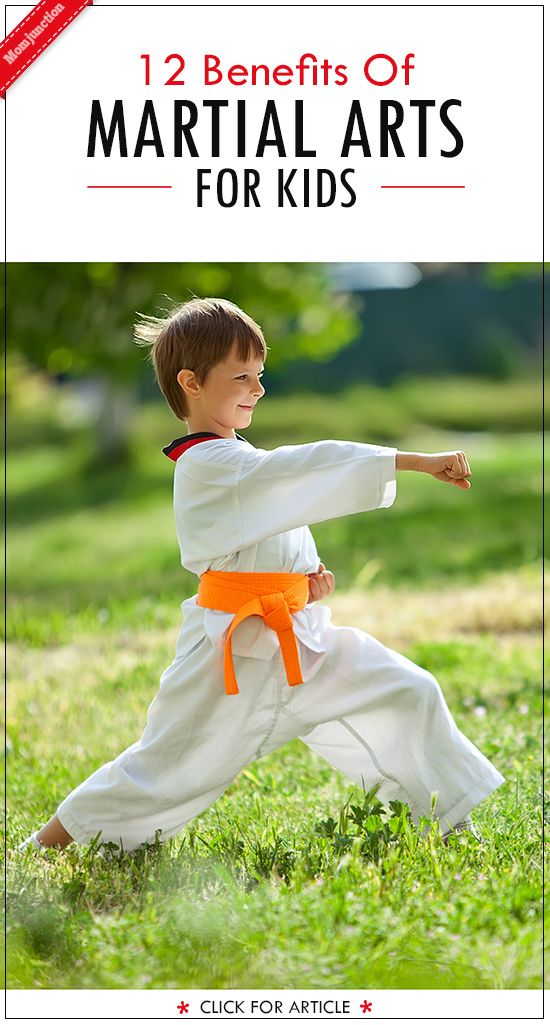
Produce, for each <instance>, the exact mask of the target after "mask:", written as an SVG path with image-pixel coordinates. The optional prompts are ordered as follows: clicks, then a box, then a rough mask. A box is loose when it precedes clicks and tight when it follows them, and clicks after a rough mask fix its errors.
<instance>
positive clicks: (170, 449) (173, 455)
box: [162, 431, 246, 462]
mask: <svg viewBox="0 0 550 1025" xmlns="http://www.w3.org/2000/svg"><path fill="white" fill-rule="evenodd" d="M212 438H221V434H212V433H211V432H210V431H199V432H198V433H197V434H187V435H186V436H185V437H184V438H176V439H175V441H171V442H170V444H169V445H167V446H166V448H163V450H162V451H163V452H164V455H165V456H168V458H169V459H173V460H174V462H177V460H178V459H179V457H180V456H181V455H183V453H184V452H187V449H188V448H192V447H193V445H199V444H200V443H201V441H210V440H211V439H212ZM236 438H237V439H238V440H239V441H246V438H242V437H241V435H240V434H237V435H236Z"/></svg>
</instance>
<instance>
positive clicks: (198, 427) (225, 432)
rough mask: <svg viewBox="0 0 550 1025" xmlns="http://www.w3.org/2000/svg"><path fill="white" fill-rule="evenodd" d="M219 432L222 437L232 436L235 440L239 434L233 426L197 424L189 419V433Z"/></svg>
mask: <svg viewBox="0 0 550 1025" xmlns="http://www.w3.org/2000/svg"><path fill="white" fill-rule="evenodd" d="M203 433H204V434H217V435H218V437H220V438H232V439H233V441H235V439H236V437H237V435H236V434H235V431H234V430H233V428H231V427H222V425H221V424H196V423H193V424H192V423H191V422H190V421H189V420H188V421H187V434H203Z"/></svg>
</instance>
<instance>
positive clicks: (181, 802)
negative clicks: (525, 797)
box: [57, 435, 504, 850]
mask: <svg viewBox="0 0 550 1025" xmlns="http://www.w3.org/2000/svg"><path fill="white" fill-rule="evenodd" d="M188 437H189V438H191V439H193V438H195V439H199V438H200V441H196V443H194V444H192V445H191V446H190V447H188V448H187V449H186V450H185V451H184V452H183V453H182V454H181V455H180V456H179V458H178V459H177V462H176V466H175V480H174V503H175V515H176V527H177V534H178V540H179V545H180V549H181V562H182V565H183V566H184V567H185V568H186V569H188V570H189V571H191V572H193V573H196V574H197V576H200V575H201V574H202V573H204V572H205V571H206V570H208V569H213V570H226V571H232V572H242V573H251V572H266V573H305V574H307V573H315V572H317V570H318V566H319V561H320V560H319V555H318V553H317V549H316V546H315V541H314V539H313V537H312V534H311V531H310V530H309V527H308V526H307V524H308V523H318V522H321V521H322V520H329V519H333V518H334V517H337V516H347V515H350V514H352V513H360V512H364V511H366V510H374V509H381V508H386V507H388V506H390V505H392V503H393V501H394V499H395V495H396V479H395V478H396V474H395V455H396V450H395V449H394V448H386V447H381V446H376V445H364V444H360V443H356V442H351V441H332V440H329V441H320V442H315V443H313V444H307V445H285V446H282V447H280V448H277V449H274V450H273V451H266V450H264V449H257V448H254V446H252V445H251V444H250V443H249V442H248V441H246V439H244V438H241V437H240V436H237V438H236V439H230V438H218V437H216V436H211V437H208V438H207V440H204V437H201V436H199V435H190V436H188ZM180 440H183V441H185V439H180ZM174 444H175V443H174ZM182 613H183V623H182V627H181V630H180V633H179V636H178V639H177V645H176V654H175V658H174V661H173V662H172V664H171V665H170V666H168V668H167V669H166V670H165V671H164V673H163V674H162V677H161V680H160V687H159V691H158V693H157V694H156V696H155V698H154V700H153V701H152V703H151V704H150V706H149V709H148V715H147V725H146V728H145V730H144V733H143V735H142V737H141V739H140V740H138V741H136V742H135V743H134V744H131V745H130V747H128V748H127V749H126V750H125V751H123V752H122V753H121V754H120V755H118V757H117V758H115V759H114V760H113V761H110V762H107V764H105V765H103V766H102V767H101V768H99V769H97V771H96V772H94V773H93V774H92V775H91V776H90V777H88V779H86V780H85V781H84V782H83V783H81V784H80V785H79V786H78V787H76V789H75V790H73V791H72V793H70V794H69V795H68V797H66V798H65V800H64V801H63V802H62V803H61V805H60V806H59V808H58V809H57V815H58V817H59V819H60V821H61V824H62V825H63V826H64V827H65V829H66V830H67V831H68V832H69V834H70V835H71V836H72V837H73V838H74V839H75V840H76V841H77V842H78V843H86V842H87V841H88V840H89V839H90V838H91V837H92V836H94V835H95V834H96V833H98V832H99V831H101V839H102V840H103V841H114V842H115V843H117V844H120V845H121V846H122V847H123V848H124V849H125V850H133V849H136V848H137V847H139V846H140V844H142V843H143V842H144V841H152V840H153V839H154V836H155V831H156V830H158V829H161V830H162V833H161V840H166V839H168V838H169V837H172V836H174V835H175V834H176V833H178V832H179V830H181V829H182V827H183V826H184V825H185V823H186V822H188V821H189V820H190V819H192V818H194V817H195V816H196V815H199V814H200V813H201V812H202V811H204V810H205V809H206V808H207V807H208V806H209V805H210V804H212V803H213V802H214V801H215V800H216V799H217V798H218V797H220V795H221V794H223V792H224V791H225V790H226V788H227V787H228V786H229V784H230V783H231V782H232V780H233V779H234V778H235V776H236V775H237V774H238V773H239V771H240V770H241V769H242V768H244V766H246V765H247V764H249V763H250V762H253V761H254V760H255V759H258V758H261V757H262V756H263V755H266V754H268V753H269V752H271V751H274V750H275V749H276V748H278V747H279V746H280V745H281V744H284V743H285V742H286V741H289V740H291V739H292V738H294V737H299V738H300V739H301V740H303V741H304V742H305V743H306V744H307V745H308V746H309V747H310V748H311V749H312V750H313V751H315V752H317V754H319V755H321V756H322V757H323V758H324V759H326V761H328V762H329V763H330V764H331V765H333V766H335V768H337V769H340V770H341V771H342V772H343V773H345V775H346V776H347V777H348V778H349V779H350V780H351V781H353V783H355V784H358V785H359V786H360V787H365V789H368V788H370V787H372V786H373V785H374V784H375V783H380V784H381V786H380V790H379V797H380V799H381V800H382V801H384V802H387V801H389V800H390V799H393V798H398V799H399V800H401V801H404V802H406V803H407V804H408V805H409V806H410V808H411V812H412V816H413V820H414V821H418V819H419V817H420V816H421V815H428V816H429V815H430V805H431V798H432V794H434V793H436V794H437V804H436V816H437V817H439V819H440V822H441V828H442V831H443V832H445V831H446V830H448V829H449V828H450V827H451V826H453V825H455V824H456V823H457V822H459V821H460V820H461V819H463V818H464V816H465V815H466V814H467V812H469V811H470V810H471V808H473V807H474V806H475V805H476V804H478V803H479V801H481V800H482V799H483V798H484V797H486V796H487V795H488V794H490V793H491V792H492V791H493V790H495V789H496V788H497V787H498V786H500V785H501V783H503V782H504V779H503V777H502V776H501V774H500V773H499V772H498V771H497V770H496V769H495V768H494V766H493V765H492V764H491V763H490V762H489V761H488V760H487V758H485V756H484V755H483V754H481V752H480V751H479V750H478V749H477V748H476V747H475V746H474V745H473V744H472V743H471V742H470V741H469V740H468V739H467V738H466V737H465V736H464V734H463V733H461V732H460V730H458V728H457V726H456V724H455V723H454V721H453V718H452V716H451V714H450V712H449V709H448V707H447V705H446V703H445V700H444V698H443V695H442V693H441V689H440V687H439V684H438V683H437V681H436V679H435V678H434V677H433V676H432V674H431V673H429V672H427V671H426V670H425V669H422V668H420V667H419V666H417V665H415V664H414V663H413V662H411V661H410V660H409V659H407V658H405V657H404V656H403V655H400V654H398V653H397V652H395V651H393V650H392V649H390V648H387V647H385V646H384V645H383V644H381V643H380V642H379V641H377V640H376V639H375V638H374V637H371V636H370V635H369V634H367V633H364V632H363V631H362V630H359V629H357V628H356V627H353V626H344V627H337V626H334V625H333V624H332V623H331V611H330V609H329V608H327V606H325V605H322V604H320V603H313V604H310V605H306V607H305V608H304V609H303V610H301V611H300V612H297V613H295V614H294V615H293V623H294V632H295V635H296V637H297V644H298V650H299V656H300V664H301V667H302V675H303V679H304V682H303V683H302V684H298V685H297V686H294V687H290V686H289V685H288V683H287V679H286V673H285V668H284V664H283V660H282V655H281V650H280V646H279V640H278V637H277V635H276V633H275V632H274V631H273V630H271V629H270V628H269V627H267V626H266V625H265V623H264V621H263V620H262V619H261V618H260V617H259V616H253V617H250V618H249V619H247V620H245V621H244V622H243V623H241V624H240V625H239V626H238V627H237V628H236V630H235V632H234V634H233V637H232V647H233V656H234V666H235V673H236V678H237V683H238V687H239V694H237V695H228V694H226V691H225V686H224V670H223V653H224V645H225V638H226V635H227V631H228V628H229V625H230V623H231V621H232V619H233V613H226V612H220V611H215V610H211V609H205V608H203V607H201V606H199V605H197V596H196V595H195V596H194V597H192V598H189V599H187V600H186V601H184V602H183V603H182ZM312 800H314V796H313V795H312Z"/></svg>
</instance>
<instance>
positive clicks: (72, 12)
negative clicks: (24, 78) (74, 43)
mask: <svg viewBox="0 0 550 1025" xmlns="http://www.w3.org/2000/svg"><path fill="white" fill-rule="evenodd" d="M92 2H93V0H60V2H59V3H56V2H55V0H40V3H39V4H37V5H36V7H33V9H32V11H31V12H30V14H27V17H26V18H23V21H20V22H19V25H16V27H15V28H14V29H13V31H12V32H10V34H9V36H6V38H5V39H4V41H3V43H0V96H1V97H2V99H4V97H5V95H6V89H8V88H9V87H10V85H13V83H14V82H15V80H16V79H17V78H19V75H22V74H23V72H24V71H25V70H26V69H27V68H28V67H29V66H30V65H31V64H32V63H33V61H35V60H36V58H37V57H39V56H40V54H41V53H43V52H44V50H45V49H46V47H47V46H49V45H50V43H53V41H54V39H57V37H58V35H59V34H60V32H63V29H64V28H67V25H70V24H71V21H74V19H75V18H76V16H77V15H78V14H80V12H81V11H83V10H84V8H85V7H91V6H92Z"/></svg>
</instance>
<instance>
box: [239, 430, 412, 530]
mask: <svg viewBox="0 0 550 1025" xmlns="http://www.w3.org/2000/svg"><path fill="white" fill-rule="evenodd" d="M396 451H397V450H396V449H395V448H386V447H384V446H380V445H364V444H362V443H360V442H353V441H332V440H330V441H318V442H313V443H312V444H307V445H283V446H281V447H280V448H276V449H274V450H273V451H271V452H268V451H265V450H264V449H250V450H247V451H246V453H245V457H244V460H243V463H242V466H241V470H240V474H239V478H238V482H237V492H238V500H239V507H240V522H241V532H242V533H241V542H242V547H245V546H247V545H251V544H254V543H256V542H257V541H260V540H262V539H263V538H266V537H271V536H272V535H273V534H280V533H283V531H286V530H292V529H293V528H294V527H303V526H306V525H308V524H311V523H320V522H321V521H323V520H332V519H334V518H336V517H338V516H348V515H350V514H351V513H358V512H366V511H367V510H369V509H380V508H385V507H387V506H390V505H392V503H393V502H394V500H395V496H396V472H395V457H396Z"/></svg>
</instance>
